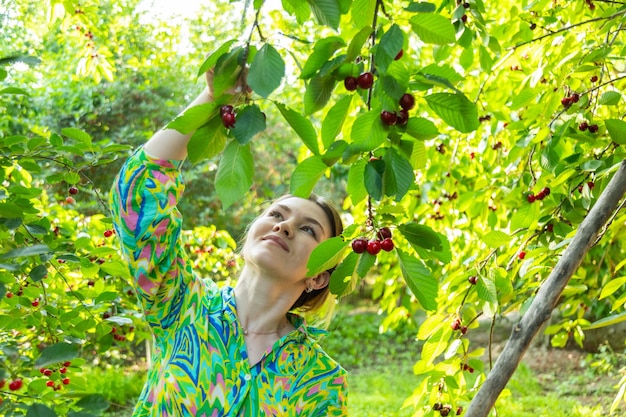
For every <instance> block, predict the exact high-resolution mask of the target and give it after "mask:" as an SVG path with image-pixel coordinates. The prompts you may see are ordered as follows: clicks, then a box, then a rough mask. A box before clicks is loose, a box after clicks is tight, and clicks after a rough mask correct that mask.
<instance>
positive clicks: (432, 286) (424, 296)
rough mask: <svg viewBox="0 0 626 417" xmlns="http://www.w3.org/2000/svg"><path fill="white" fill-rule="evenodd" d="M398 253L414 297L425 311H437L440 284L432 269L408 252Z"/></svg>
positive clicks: (403, 272)
mask: <svg viewBox="0 0 626 417" xmlns="http://www.w3.org/2000/svg"><path fill="white" fill-rule="evenodd" d="M397 253H398V257H399V258H400V263H401V268H402V275H403V276H404V280H405V282H406V284H407V286H408V287H409V289H410V290H411V292H412V293H413V295H415V297H416V298H417V299H418V301H419V302H420V304H421V305H422V307H424V309H426V310H436V309H437V293H438V291H439V284H438V283H437V280H436V279H435V277H433V275H432V272H431V271H430V269H428V267H426V265H425V264H424V263H423V262H422V261H420V260H419V259H417V258H415V257H413V256H411V255H409V254H408V253H406V252H403V251H401V250H398V251H397Z"/></svg>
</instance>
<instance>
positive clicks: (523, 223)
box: [509, 204, 541, 230]
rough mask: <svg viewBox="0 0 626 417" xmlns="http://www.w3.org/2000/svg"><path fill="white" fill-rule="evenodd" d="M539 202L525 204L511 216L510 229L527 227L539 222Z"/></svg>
mask: <svg viewBox="0 0 626 417" xmlns="http://www.w3.org/2000/svg"><path fill="white" fill-rule="evenodd" d="M540 210H541V208H540V206H539V204H524V205H522V206H521V207H520V208H518V209H517V211H515V212H514V213H513V215H512V216H511V225H510V226H509V229H510V230H517V229H526V228H531V227H533V225H534V224H536V223H537V221H538V220H537V219H539V214H540Z"/></svg>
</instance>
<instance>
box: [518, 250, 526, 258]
mask: <svg viewBox="0 0 626 417" xmlns="http://www.w3.org/2000/svg"><path fill="white" fill-rule="evenodd" d="M517 257H518V258H520V259H524V258H525V257H526V252H524V251H520V253H518V254H517Z"/></svg>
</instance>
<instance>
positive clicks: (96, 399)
mask: <svg viewBox="0 0 626 417" xmlns="http://www.w3.org/2000/svg"><path fill="white" fill-rule="evenodd" d="M74 405H75V406H76V407H79V408H82V409H83V410H89V411H93V412H96V413H97V412H100V411H105V410H107V409H108V408H109V407H110V405H111V403H109V401H108V400H107V399H106V397H105V396H104V395H102V394H87V395H85V396H84V397H83V398H81V399H80V400H78V401H77V402H76V404H74Z"/></svg>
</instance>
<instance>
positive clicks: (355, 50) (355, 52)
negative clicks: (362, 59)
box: [346, 0, 376, 62]
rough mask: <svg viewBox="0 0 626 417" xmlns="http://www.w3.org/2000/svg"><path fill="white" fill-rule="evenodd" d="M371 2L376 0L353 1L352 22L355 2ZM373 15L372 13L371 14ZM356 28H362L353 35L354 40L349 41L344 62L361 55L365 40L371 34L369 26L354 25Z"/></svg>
mask: <svg viewBox="0 0 626 417" xmlns="http://www.w3.org/2000/svg"><path fill="white" fill-rule="evenodd" d="M363 1H365V2H373V3H374V4H375V3H376V0H355V2H354V3H353V6H352V19H353V20H354V13H355V10H356V9H355V6H356V4H357V2H363ZM372 15H373V12H372ZM356 26H357V27H361V26H364V27H363V28H362V29H361V30H360V31H358V32H357V34H356V35H354V38H352V40H351V41H350V44H349V45H348V51H347V53H346V62H352V61H354V60H355V59H356V58H357V57H358V56H359V55H361V49H363V45H364V44H365V42H366V41H367V39H368V38H369V37H370V35H371V34H372V27H371V26H370V25H369V24H365V25H356Z"/></svg>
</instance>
